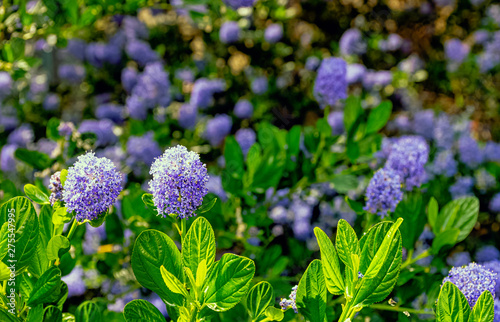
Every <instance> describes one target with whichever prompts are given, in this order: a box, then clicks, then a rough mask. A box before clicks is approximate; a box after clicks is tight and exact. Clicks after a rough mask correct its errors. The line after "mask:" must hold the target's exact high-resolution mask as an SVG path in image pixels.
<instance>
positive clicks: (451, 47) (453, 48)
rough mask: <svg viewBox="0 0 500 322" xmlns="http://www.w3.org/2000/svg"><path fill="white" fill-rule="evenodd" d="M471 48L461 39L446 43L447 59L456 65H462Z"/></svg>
mask: <svg viewBox="0 0 500 322" xmlns="http://www.w3.org/2000/svg"><path fill="white" fill-rule="evenodd" d="M469 51H470V47H469V46H468V45H467V44H465V43H462V42H461V41H460V40H459V39H456V38H453V39H450V40H447V41H446V42H445V43H444V53H445V55H446V58H448V59H449V60H452V61H454V62H456V63H461V62H462V61H463V60H464V59H465V57H467V55H468V54H469Z"/></svg>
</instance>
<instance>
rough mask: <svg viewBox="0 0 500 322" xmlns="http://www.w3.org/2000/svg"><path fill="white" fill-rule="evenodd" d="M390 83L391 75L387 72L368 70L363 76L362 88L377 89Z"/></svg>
mask: <svg viewBox="0 0 500 322" xmlns="http://www.w3.org/2000/svg"><path fill="white" fill-rule="evenodd" d="M391 83H392V73H391V72H390V71H388V70H378V71H373V70H368V71H366V72H365V73H364V74H363V87H364V88H366V89H367V90H371V89H379V88H381V87H384V86H387V85H389V84H391Z"/></svg>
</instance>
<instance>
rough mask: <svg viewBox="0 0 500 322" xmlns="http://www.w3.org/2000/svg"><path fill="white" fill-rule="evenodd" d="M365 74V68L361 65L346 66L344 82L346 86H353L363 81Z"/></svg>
mask: <svg viewBox="0 0 500 322" xmlns="http://www.w3.org/2000/svg"><path fill="white" fill-rule="evenodd" d="M365 73H366V67H365V66H364V65H361V64H349V65H347V71H346V80H347V83H348V84H353V83H357V82H361V81H363V78H364V76H365Z"/></svg>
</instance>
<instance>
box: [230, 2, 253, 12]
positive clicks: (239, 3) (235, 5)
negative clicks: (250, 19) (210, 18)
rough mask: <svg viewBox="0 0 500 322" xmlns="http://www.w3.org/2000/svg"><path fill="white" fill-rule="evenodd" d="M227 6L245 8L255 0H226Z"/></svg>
mask: <svg viewBox="0 0 500 322" xmlns="http://www.w3.org/2000/svg"><path fill="white" fill-rule="evenodd" d="M223 2H224V3H225V4H226V5H227V6H229V7H231V8H233V9H235V10H236V9H239V8H245V7H251V6H253V4H254V2H255V0H224V1H223Z"/></svg>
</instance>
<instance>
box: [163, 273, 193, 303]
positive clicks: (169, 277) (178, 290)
mask: <svg viewBox="0 0 500 322" xmlns="http://www.w3.org/2000/svg"><path fill="white" fill-rule="evenodd" d="M160 273H161V277H162V278H163V281H164V282H165V285H166V286H167V287H168V289H169V290H170V291H171V292H173V293H175V294H181V295H182V296H184V297H185V298H189V293H188V291H187V290H186V288H185V287H184V285H183V284H182V283H181V281H179V279H178V278H177V277H175V275H174V274H172V273H170V272H169V271H167V270H166V269H165V266H163V265H162V266H161V267H160Z"/></svg>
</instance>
